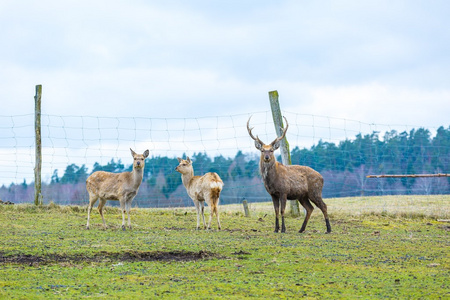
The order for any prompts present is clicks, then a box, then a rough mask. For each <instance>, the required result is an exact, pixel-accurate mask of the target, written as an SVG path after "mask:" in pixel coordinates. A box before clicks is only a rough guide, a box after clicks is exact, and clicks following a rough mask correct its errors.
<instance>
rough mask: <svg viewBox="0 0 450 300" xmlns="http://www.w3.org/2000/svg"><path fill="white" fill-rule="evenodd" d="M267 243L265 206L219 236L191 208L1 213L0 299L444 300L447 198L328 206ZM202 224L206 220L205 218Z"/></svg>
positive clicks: (235, 217)
mask: <svg viewBox="0 0 450 300" xmlns="http://www.w3.org/2000/svg"><path fill="white" fill-rule="evenodd" d="M325 202H326V203H327V204H328V207H329V208H328V209H329V213H330V220H331V226H332V230H333V232H332V233H331V234H324V232H325V230H326V228H325V222H324V220H323V216H322V214H321V212H320V210H318V209H316V210H315V211H314V212H313V216H312V218H311V220H310V222H309V224H308V227H307V229H306V232H305V233H303V234H299V233H298V230H299V229H300V226H301V223H302V221H303V216H301V217H299V218H294V217H287V220H286V226H287V233H285V234H281V233H279V234H275V233H273V227H274V213H273V208H272V204H271V203H252V204H250V211H251V215H250V217H245V216H244V214H243V210H242V207H241V205H228V206H221V207H220V211H221V223H222V230H221V231H217V230H216V228H217V226H216V224H215V223H214V222H213V230H210V231H205V230H199V231H197V230H195V225H196V216H195V212H194V209H193V208H177V209H139V208H135V209H133V210H132V215H131V221H132V224H133V229H132V230H126V231H122V230H121V229H120V224H121V213H120V212H119V211H118V209H117V208H111V207H108V208H107V210H106V214H105V217H106V221H107V223H108V226H109V227H108V229H107V230H104V229H103V228H102V226H101V218H100V216H99V215H98V213H97V212H95V213H93V215H92V217H91V229H90V230H86V229H85V224H86V215H87V213H86V207H77V206H67V207H66V206H57V205H52V204H50V205H46V206H42V207H34V206H32V205H1V206H0V230H1V244H0V298H4V299H52V298H54V299H67V298H76V299H80V298H108V299H109V298H125V299H126V298H134V299H136V298H146V299H149V298H155V297H161V298H177V299H178V298H184V299H194V298H195V299H210V298H226V299H241V298H246V297H248V298H251V297H254V298H288V297H297V298H298V297H304V298H306V299H323V298H328V299H382V298H395V299H405V298H406V299H445V298H447V299H448V298H450V283H449V282H450V281H449V278H450V256H449V253H450V251H449V250H450V249H449V246H450V239H449V235H450V223H448V219H450V213H449V210H450V195H446V196H426V197H425V196H389V197H372V198H368V197H361V198H337V199H325ZM207 217H209V214H208V215H207Z"/></svg>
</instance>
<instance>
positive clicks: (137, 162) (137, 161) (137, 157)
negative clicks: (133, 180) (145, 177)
mask: <svg viewBox="0 0 450 300" xmlns="http://www.w3.org/2000/svg"><path fill="white" fill-rule="evenodd" d="M130 150H131V156H133V159H134V161H133V169H142V168H144V166H145V158H147V156H148V154H149V152H148V150H145V152H144V154H137V153H136V152H134V151H133V150H132V149H131V148H130Z"/></svg>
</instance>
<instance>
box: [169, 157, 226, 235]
mask: <svg viewBox="0 0 450 300" xmlns="http://www.w3.org/2000/svg"><path fill="white" fill-rule="evenodd" d="M178 162H179V163H180V164H179V165H178V166H177V167H176V168H175V170H176V171H177V172H180V173H181V180H182V181H183V185H184V187H185V188H186V191H187V193H188V195H189V197H190V198H191V199H192V201H194V205H195V208H196V209H197V230H198V229H199V228H200V214H201V216H202V220H203V227H204V228H207V229H209V228H211V218H212V215H213V214H215V215H216V218H217V226H218V228H219V230H220V229H221V226H220V220H219V197H220V192H221V191H222V187H223V182H222V179H220V177H219V175H217V173H212V172H210V173H206V174H205V175H203V176H194V168H193V167H192V161H191V159H190V158H189V157H187V158H186V159H181V158H179V157H178ZM205 202H206V203H207V204H208V206H209V207H210V208H211V214H210V215H209V222H208V227H206V223H205V213H204V209H205Z"/></svg>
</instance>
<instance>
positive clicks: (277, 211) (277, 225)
mask: <svg viewBox="0 0 450 300" xmlns="http://www.w3.org/2000/svg"><path fill="white" fill-rule="evenodd" d="M272 202H273V208H274V209H275V231H274V232H278V231H279V230H280V220H279V215H280V200H279V199H278V197H275V196H272Z"/></svg>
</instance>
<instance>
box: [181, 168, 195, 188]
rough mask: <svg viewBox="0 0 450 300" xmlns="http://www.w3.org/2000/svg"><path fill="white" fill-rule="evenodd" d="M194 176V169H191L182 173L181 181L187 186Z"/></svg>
mask: <svg viewBox="0 0 450 300" xmlns="http://www.w3.org/2000/svg"><path fill="white" fill-rule="evenodd" d="M192 178H194V169H190V170H189V172H187V173H184V174H181V181H182V182H183V185H184V186H185V187H188V186H189V185H190V183H191V180H192Z"/></svg>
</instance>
